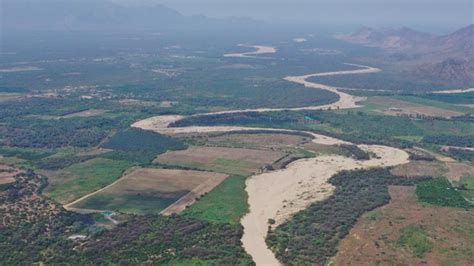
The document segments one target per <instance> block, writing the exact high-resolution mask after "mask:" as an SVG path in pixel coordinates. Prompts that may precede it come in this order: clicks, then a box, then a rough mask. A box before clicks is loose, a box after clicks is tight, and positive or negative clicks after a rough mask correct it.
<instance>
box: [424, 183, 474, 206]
mask: <svg viewBox="0 0 474 266" xmlns="http://www.w3.org/2000/svg"><path fill="white" fill-rule="evenodd" d="M416 195H417V197H418V200H419V201H421V202H425V203H429V204H433V205H438V206H443V207H457V208H472V207H474V206H473V205H470V204H469V203H468V202H466V200H465V199H464V198H463V197H462V195H461V193H459V191H458V190H457V189H455V188H454V187H453V186H452V185H451V183H449V181H448V180H447V179H446V178H444V177H438V178H435V179H432V180H428V181H424V182H421V183H419V184H418V185H417V186H416Z"/></svg>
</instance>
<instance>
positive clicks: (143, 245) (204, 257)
mask: <svg viewBox="0 0 474 266" xmlns="http://www.w3.org/2000/svg"><path fill="white" fill-rule="evenodd" d="M242 232H243V230H242V227H241V226H232V225H229V224H212V223H209V222H206V221H201V220H197V219H193V218H185V217H179V216H174V217H160V216H158V215H146V216H134V217H133V218H131V219H130V220H129V221H127V222H126V223H124V224H121V225H119V226H117V227H116V228H114V229H113V230H110V231H107V232H104V233H103V234H101V235H99V236H97V237H96V238H95V239H91V240H90V241H87V242H86V243H85V244H84V245H83V246H81V248H80V251H79V254H80V255H81V256H82V257H83V258H86V259H84V260H83V262H87V263H92V264H115V263H118V264H140V263H143V262H151V263H155V264H172V263H173V261H175V262H180V261H181V263H184V264H186V261H188V263H190V261H191V259H198V260H200V261H201V262H203V263H204V264H215V265H238V264H239V265H244V264H246V265H249V264H252V262H251V259H250V257H249V256H248V255H247V254H246V253H245V251H244V250H243V248H242V247H241V243H240V239H241V237H242Z"/></svg>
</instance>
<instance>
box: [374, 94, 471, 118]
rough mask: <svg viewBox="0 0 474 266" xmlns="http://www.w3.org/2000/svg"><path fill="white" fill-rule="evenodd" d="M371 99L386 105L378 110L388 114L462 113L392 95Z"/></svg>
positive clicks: (453, 114)
mask: <svg viewBox="0 0 474 266" xmlns="http://www.w3.org/2000/svg"><path fill="white" fill-rule="evenodd" d="M370 101H371V102H373V103H376V104H379V105H383V106H384V107H386V108H385V109H383V110H376V111H378V112H381V113H384V114H386V115H392V116H397V115H425V116H436V117H446V118H449V117H453V116H459V115H462V113H460V112H455V111H451V110H445V109H441V108H437V107H432V106H427V105H422V104H416V103H410V102H405V101H400V100H397V99H393V98H390V97H383V96H374V97H371V98H370ZM389 108H398V109H400V110H389Z"/></svg>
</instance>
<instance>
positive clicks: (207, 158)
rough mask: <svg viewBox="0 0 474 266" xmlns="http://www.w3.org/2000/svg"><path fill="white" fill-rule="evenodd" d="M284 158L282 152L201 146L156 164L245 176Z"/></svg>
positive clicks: (166, 156)
mask: <svg viewBox="0 0 474 266" xmlns="http://www.w3.org/2000/svg"><path fill="white" fill-rule="evenodd" d="M283 156H285V154H284V153H282V152H278V151H270V150H257V149H244V148H226V147H201V146H199V147H190V148H189V149H187V150H183V151H171V152H166V153H164V154H162V155H160V156H159V157H158V158H157V159H156V160H155V162H158V163H162V164H169V165H181V166H186V167H192V168H200V169H204V170H210V171H215V172H222V173H228V174H240V175H245V174H251V173H253V172H255V171H257V170H258V169H259V168H261V167H264V166H265V165H269V164H272V163H273V162H274V161H276V160H278V159H280V158H281V157H283Z"/></svg>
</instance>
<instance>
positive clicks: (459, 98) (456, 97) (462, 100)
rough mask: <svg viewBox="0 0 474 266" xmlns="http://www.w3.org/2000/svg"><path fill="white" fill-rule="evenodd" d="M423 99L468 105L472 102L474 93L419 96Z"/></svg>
mask: <svg viewBox="0 0 474 266" xmlns="http://www.w3.org/2000/svg"><path fill="white" fill-rule="evenodd" d="M421 97H423V98H425V99H429V100H435V101H439V102H446V103H454V104H470V103H473V102H474V92H466V93H445V94H444V93H443V94H441V93H434V94H427V95H423V96H421Z"/></svg>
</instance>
